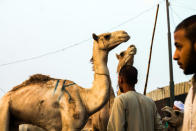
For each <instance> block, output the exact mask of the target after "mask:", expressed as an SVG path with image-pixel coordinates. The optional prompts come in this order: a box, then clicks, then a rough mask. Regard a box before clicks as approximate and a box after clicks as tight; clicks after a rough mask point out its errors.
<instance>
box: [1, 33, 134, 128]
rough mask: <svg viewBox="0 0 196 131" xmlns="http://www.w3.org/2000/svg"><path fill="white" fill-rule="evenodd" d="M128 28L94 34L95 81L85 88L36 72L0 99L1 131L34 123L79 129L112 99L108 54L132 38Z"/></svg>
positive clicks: (49, 126)
mask: <svg viewBox="0 0 196 131" xmlns="http://www.w3.org/2000/svg"><path fill="white" fill-rule="evenodd" d="M129 38H130V37H129V35H128V34H127V33H126V32H125V31H116V32H112V33H103V34H100V35H96V34H93V39H94V43H93V59H92V61H93V69H94V81H93V85H92V87H91V88H82V87H81V86H79V85H77V84H76V83H74V82H73V81H70V80H63V79H56V78H51V77H49V76H46V75H41V74H36V75H33V76H31V77H30V79H29V80H26V81H24V82H23V83H22V84H20V85H18V86H16V87H14V88H13V89H12V90H10V91H9V92H7V93H6V94H5V95H4V96H3V97H2V99H1V100H0V116H1V117H0V129H1V131H10V130H11V131H16V130H17V129H18V125H19V124H23V123H25V124H33V125H36V126H38V127H41V128H43V129H44V130H47V131H79V130H81V129H82V128H83V127H84V125H85V124H86V122H87V120H88V118H89V116H91V115H92V114H94V113H95V112H97V111H98V110H99V109H101V108H102V107H103V106H104V105H105V104H106V103H107V101H108V99H109V90H110V89H109V88H110V87H111V80H110V75H109V70H108V67H107V61H108V53H109V52H110V51H111V50H112V49H114V48H116V47H117V46H118V45H120V44H121V43H123V42H127V41H128V40H129Z"/></svg>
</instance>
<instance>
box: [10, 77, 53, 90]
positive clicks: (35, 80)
mask: <svg viewBox="0 0 196 131" xmlns="http://www.w3.org/2000/svg"><path fill="white" fill-rule="evenodd" d="M49 80H55V79H54V78H51V77H49V76H48V75H42V74H35V75H32V76H30V78H29V79H28V80H26V81H24V82H23V83H22V84H20V85H18V86H16V87H14V88H12V90H11V91H16V90H18V89H19V88H21V87H24V86H26V85H30V84H37V83H46V82H48V81H49Z"/></svg>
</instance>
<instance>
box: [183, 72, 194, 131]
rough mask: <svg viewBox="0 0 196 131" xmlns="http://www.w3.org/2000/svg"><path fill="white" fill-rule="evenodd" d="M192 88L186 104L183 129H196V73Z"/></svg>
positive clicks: (191, 130) (187, 130) (190, 130)
mask: <svg viewBox="0 0 196 131" xmlns="http://www.w3.org/2000/svg"><path fill="white" fill-rule="evenodd" d="M192 80H193V81H192V84H193V85H192V87H191V88H190V90H189V92H188V95H187V97H186V100H185V104H184V120H183V126H182V131H196V97H195V95H196V75H195V76H193V79H192Z"/></svg>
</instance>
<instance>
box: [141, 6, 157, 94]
mask: <svg viewBox="0 0 196 131" xmlns="http://www.w3.org/2000/svg"><path fill="white" fill-rule="evenodd" d="M158 12H159V4H158V5H157V11H156V17H155V24H154V29H153V34H152V40H151V46H150V56H149V60H148V69H147V74H146V83H145V87H144V95H146V89H147V84H148V75H149V70H150V61H151V55H152V46H153V41H154V34H155V29H156V23H157V16H158Z"/></svg>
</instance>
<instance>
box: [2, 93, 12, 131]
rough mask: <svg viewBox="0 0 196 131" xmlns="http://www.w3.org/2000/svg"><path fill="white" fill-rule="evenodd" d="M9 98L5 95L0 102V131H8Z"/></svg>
mask: <svg viewBox="0 0 196 131" xmlns="http://www.w3.org/2000/svg"><path fill="white" fill-rule="evenodd" d="M9 117H10V114H9V96H8V95H5V96H4V97H2V99H1V100H0V129H1V131H9Z"/></svg>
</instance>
